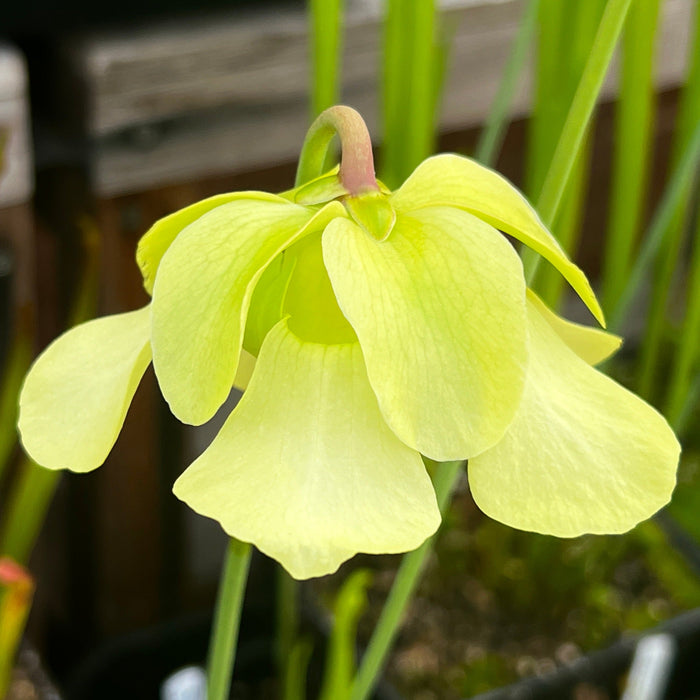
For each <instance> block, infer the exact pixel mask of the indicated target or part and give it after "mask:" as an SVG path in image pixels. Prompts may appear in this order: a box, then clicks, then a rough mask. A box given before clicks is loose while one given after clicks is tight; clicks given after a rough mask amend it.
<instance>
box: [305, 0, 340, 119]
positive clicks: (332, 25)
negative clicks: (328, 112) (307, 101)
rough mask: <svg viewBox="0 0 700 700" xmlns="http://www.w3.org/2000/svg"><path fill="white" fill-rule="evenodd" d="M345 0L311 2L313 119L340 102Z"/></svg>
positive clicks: (315, 0) (314, 0) (317, 0)
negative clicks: (342, 28)
mask: <svg viewBox="0 0 700 700" xmlns="http://www.w3.org/2000/svg"><path fill="white" fill-rule="evenodd" d="M343 4H344V3H343V0H309V13H310V20H311V111H312V113H313V114H312V118H315V117H317V116H318V115H319V114H321V112H323V110H324V109H328V107H332V106H333V105H335V104H338V103H339V102H340V66H341V63H342V61H341V51H342V31H341V27H342V21H343Z"/></svg>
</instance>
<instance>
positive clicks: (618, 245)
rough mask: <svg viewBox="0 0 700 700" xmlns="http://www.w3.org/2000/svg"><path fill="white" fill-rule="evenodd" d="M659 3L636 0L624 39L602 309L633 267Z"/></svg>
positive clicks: (651, 103) (647, 156) (648, 136)
mask: <svg viewBox="0 0 700 700" xmlns="http://www.w3.org/2000/svg"><path fill="white" fill-rule="evenodd" d="M658 15H659V0H646V1H645V2H636V3H634V4H633V5H632V8H631V9H630V14H629V18H628V20H627V24H626V26H625V33H624V37H623V54H622V70H621V80H620V96H619V100H618V104H617V110H616V113H615V139H614V141H613V144H614V160H613V176H612V192H611V196H610V219H609V223H608V231H607V236H606V238H605V242H606V246H605V248H606V249H605V254H604V256H603V280H602V292H603V294H602V296H603V299H602V301H603V308H605V309H611V308H612V307H613V306H614V305H615V302H616V301H617V299H618V298H619V296H620V294H622V290H623V288H624V285H625V280H626V279H627V275H628V274H629V270H630V268H631V267H632V254H633V250H634V244H635V241H636V239H637V236H638V234H639V227H640V224H641V220H642V214H643V212H644V203H645V201H646V198H645V194H646V189H647V182H648V175H649V166H650V163H651V149H650V148H649V144H650V143H651V137H652V131H653V121H654V120H653V111H654V102H655V96H654V70H653V69H654V45H655V39H656V25H657V19H658Z"/></svg>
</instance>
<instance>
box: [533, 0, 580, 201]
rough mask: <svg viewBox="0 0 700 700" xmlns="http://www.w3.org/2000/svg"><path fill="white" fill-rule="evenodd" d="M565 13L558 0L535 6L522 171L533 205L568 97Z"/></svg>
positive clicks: (549, 0) (550, 0)
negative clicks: (532, 74)
mask: <svg viewBox="0 0 700 700" xmlns="http://www.w3.org/2000/svg"><path fill="white" fill-rule="evenodd" d="M566 9H567V8H566V5H565V3H563V2H561V0H540V2H539V5H538V13H537V28H538V37H537V56H536V61H537V65H536V70H535V76H536V81H535V86H534V96H533V105H532V114H531V117H530V121H529V124H528V135H527V136H528V140H527V170H526V171H525V191H526V192H527V194H528V197H530V199H532V200H533V201H534V200H536V199H537V197H538V196H539V195H540V192H541V191H542V184H543V183H544V178H545V175H546V174H547V166H548V164H549V162H550V161H551V159H552V154H553V153H554V149H555V148H556V137H557V134H558V133H559V131H560V130H561V125H562V124H563V122H564V118H565V117H566V109H567V107H568V106H569V101H570V96H569V95H567V94H565V91H564V87H565V85H564V80H563V76H562V74H563V72H564V67H565V64H566V61H567V59H568V57H569V52H568V51H566V50H565V49H564V48H563V46H562V42H563V41H564V36H565V32H564V31H563V28H564V27H565V26H566V19H567V15H566ZM567 34H568V32H567Z"/></svg>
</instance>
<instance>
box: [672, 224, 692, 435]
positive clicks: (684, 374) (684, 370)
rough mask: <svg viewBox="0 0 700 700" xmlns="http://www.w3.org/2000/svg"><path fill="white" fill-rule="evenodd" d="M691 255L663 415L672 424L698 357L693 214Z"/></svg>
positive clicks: (690, 380) (677, 418)
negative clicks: (683, 306) (682, 316)
mask: <svg viewBox="0 0 700 700" xmlns="http://www.w3.org/2000/svg"><path fill="white" fill-rule="evenodd" d="M695 219H696V220H695V240H694V241H693V257H692V259H691V263H690V271H689V274H688V288H687V291H686V299H687V302H686V311H685V318H684V319H683V325H682V326H681V329H680V340H679V344H678V350H677V353H676V357H675V360H674V362H673V363H672V364H671V378H670V384H669V391H668V396H667V400H666V406H665V411H664V414H665V416H666V418H668V420H669V422H670V423H671V424H672V425H673V424H674V423H677V422H679V421H680V419H681V414H682V413H683V407H684V405H685V401H686V396H687V395H688V390H689V388H690V387H691V386H692V383H693V382H692V377H693V370H694V368H695V367H696V366H697V362H698V359H700V215H698V213H697V212H696V217H695Z"/></svg>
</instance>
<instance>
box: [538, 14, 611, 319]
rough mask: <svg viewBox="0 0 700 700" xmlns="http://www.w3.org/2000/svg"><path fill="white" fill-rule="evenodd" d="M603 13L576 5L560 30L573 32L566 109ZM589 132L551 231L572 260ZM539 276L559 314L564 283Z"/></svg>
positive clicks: (545, 272)
mask: <svg viewBox="0 0 700 700" xmlns="http://www.w3.org/2000/svg"><path fill="white" fill-rule="evenodd" d="M603 9H604V0H602V1H601V0H588V2H577V3H574V4H573V5H572V7H571V8H570V14H571V15H572V16H571V17H568V16H567V17H566V24H565V26H564V27H561V32H562V34H563V35H564V36H569V34H567V31H566V30H567V28H568V27H571V28H572V31H571V32H570V34H571V40H570V45H569V46H568V47H567V48H566V55H567V56H568V58H567V60H565V61H562V68H561V73H562V84H561V85H560V86H559V92H560V93H561V94H562V95H564V96H565V97H566V107H567V108H568V107H569V105H570V104H571V102H572V100H573V97H574V92H575V89H576V86H577V85H578V83H579V80H580V79H581V75H582V73H583V70H584V68H585V66H586V61H587V59H588V55H589V53H590V51H591V47H592V46H593V41H594V40H595V35H596V30H597V29H598V25H599V24H600V18H601V16H602V14H603ZM565 117H566V114H563V115H562V116H561V121H560V122H558V123H557V124H552V125H551V129H552V131H553V132H554V133H559V131H560V130H561V128H562V124H563V121H564V118H565ZM590 131H591V127H590V126H589V127H588V129H587V131H586V137H585V139H584V142H583V145H582V147H581V150H580V152H579V154H578V156H577V158H576V161H575V162H574V167H573V170H572V173H571V178H570V181H569V184H568V186H567V188H566V191H565V193H564V195H563V201H562V205H561V207H560V210H559V214H558V215H557V217H556V219H555V221H554V222H553V224H552V231H553V233H554V235H555V236H556V238H557V240H558V241H559V244H560V245H561V247H562V248H563V249H564V250H565V251H566V252H567V253H569V255H570V256H571V257H573V255H574V252H575V250H576V248H577V247H578V241H579V238H580V235H581V229H582V224H583V221H582V219H583V211H584V202H585V201H586V194H587V192H588V176H589V172H590V160H591V139H590ZM539 272H540V274H539V275H538V278H537V282H536V284H535V285H534V286H535V287H536V288H537V290H538V291H539V292H540V295H541V296H542V298H543V299H544V301H545V302H546V303H547V304H549V306H550V307H551V308H553V309H554V310H557V309H558V308H559V305H560V302H561V299H562V296H563V294H564V290H565V289H566V285H565V282H564V279H563V278H562V276H561V275H560V274H559V273H558V272H557V271H556V270H555V269H554V268H552V267H551V266H546V267H544V268H541V269H540V271H539ZM533 281H534V280H533Z"/></svg>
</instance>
